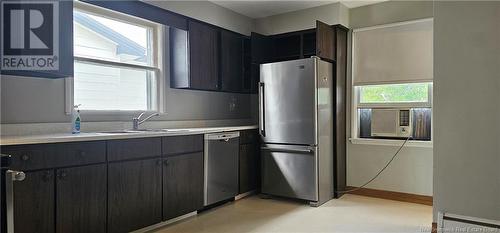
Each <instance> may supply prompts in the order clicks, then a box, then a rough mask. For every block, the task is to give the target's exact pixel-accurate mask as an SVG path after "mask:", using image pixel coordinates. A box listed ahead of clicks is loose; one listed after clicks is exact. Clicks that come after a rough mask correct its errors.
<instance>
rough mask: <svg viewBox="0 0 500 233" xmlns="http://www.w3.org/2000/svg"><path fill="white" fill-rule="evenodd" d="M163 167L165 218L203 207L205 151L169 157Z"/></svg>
mask: <svg viewBox="0 0 500 233" xmlns="http://www.w3.org/2000/svg"><path fill="white" fill-rule="evenodd" d="M164 165H165V168H164V169H163V216H164V220H168V219H171V218H175V217H178V216H181V215H183V214H187V213H190V212H193V211H196V210H198V209H201V208H202V207H203V153H202V152H198V153H191V154H182V155H177V156H171V157H167V158H166V159H165V161H164Z"/></svg>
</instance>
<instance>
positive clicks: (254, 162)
mask: <svg viewBox="0 0 500 233" xmlns="http://www.w3.org/2000/svg"><path fill="white" fill-rule="evenodd" d="M258 153H259V151H258V148H257V145H256V144H243V145H240V157H239V158H240V161H239V164H240V165H239V174H240V178H239V180H240V185H239V193H240V194H241V193H245V192H248V191H252V190H256V189H257V188H258V181H259V175H260V160H259V157H258Z"/></svg>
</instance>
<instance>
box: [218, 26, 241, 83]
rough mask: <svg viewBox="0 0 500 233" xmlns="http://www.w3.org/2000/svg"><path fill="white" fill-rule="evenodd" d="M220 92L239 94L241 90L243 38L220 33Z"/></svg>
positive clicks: (231, 33)
mask: <svg viewBox="0 0 500 233" xmlns="http://www.w3.org/2000/svg"><path fill="white" fill-rule="evenodd" d="M220 42H221V43H220V44H221V51H220V61H221V63H220V66H221V90H222V91H226V92H241V91H242V89H243V36H241V35H239V34H236V33H234V32H230V31H225V30H222V31H221V37H220Z"/></svg>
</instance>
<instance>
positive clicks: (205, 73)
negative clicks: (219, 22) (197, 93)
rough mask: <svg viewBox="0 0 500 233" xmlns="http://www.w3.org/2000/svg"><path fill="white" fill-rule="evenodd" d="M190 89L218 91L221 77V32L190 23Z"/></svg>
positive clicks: (207, 26)
mask: <svg viewBox="0 0 500 233" xmlns="http://www.w3.org/2000/svg"><path fill="white" fill-rule="evenodd" d="M188 37H189V60H190V67H189V70H190V73H189V79H190V88H193V89H199V90H217V89H218V87H219V86H218V77H219V46H218V45H219V42H218V39H219V30H218V29H216V28H214V27H211V26H210V25H208V24H203V23H199V22H194V21H189V35H188Z"/></svg>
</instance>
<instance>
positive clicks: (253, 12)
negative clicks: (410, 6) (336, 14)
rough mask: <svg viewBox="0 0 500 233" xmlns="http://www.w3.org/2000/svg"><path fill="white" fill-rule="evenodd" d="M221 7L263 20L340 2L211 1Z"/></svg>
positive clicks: (354, 1) (372, 0) (355, 2)
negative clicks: (272, 16)
mask: <svg viewBox="0 0 500 233" xmlns="http://www.w3.org/2000/svg"><path fill="white" fill-rule="evenodd" d="M211 2H213V3H215V4H217V5H219V6H222V7H224V8H228V9H230V10H233V11H235V12H238V13H240V14H242V15H245V16H248V17H250V18H254V19H256V18H263V17H267V16H271V15H277V14H282V13H286V12H291V11H297V10H303V9H307V8H311V7H316V6H321V5H326V4H331V3H335V2H339V1H338V0H322V1H314V0H313V1H304V0H303V1H265V0H254V1H240V0H233V1H228V0H226V1H211ZM341 2H342V4H344V5H345V6H347V7H349V8H354V7H359V6H364V5H369V4H374V3H378V2H383V0H382V1H381V0H369V1H358V0H350V1H341Z"/></svg>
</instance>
